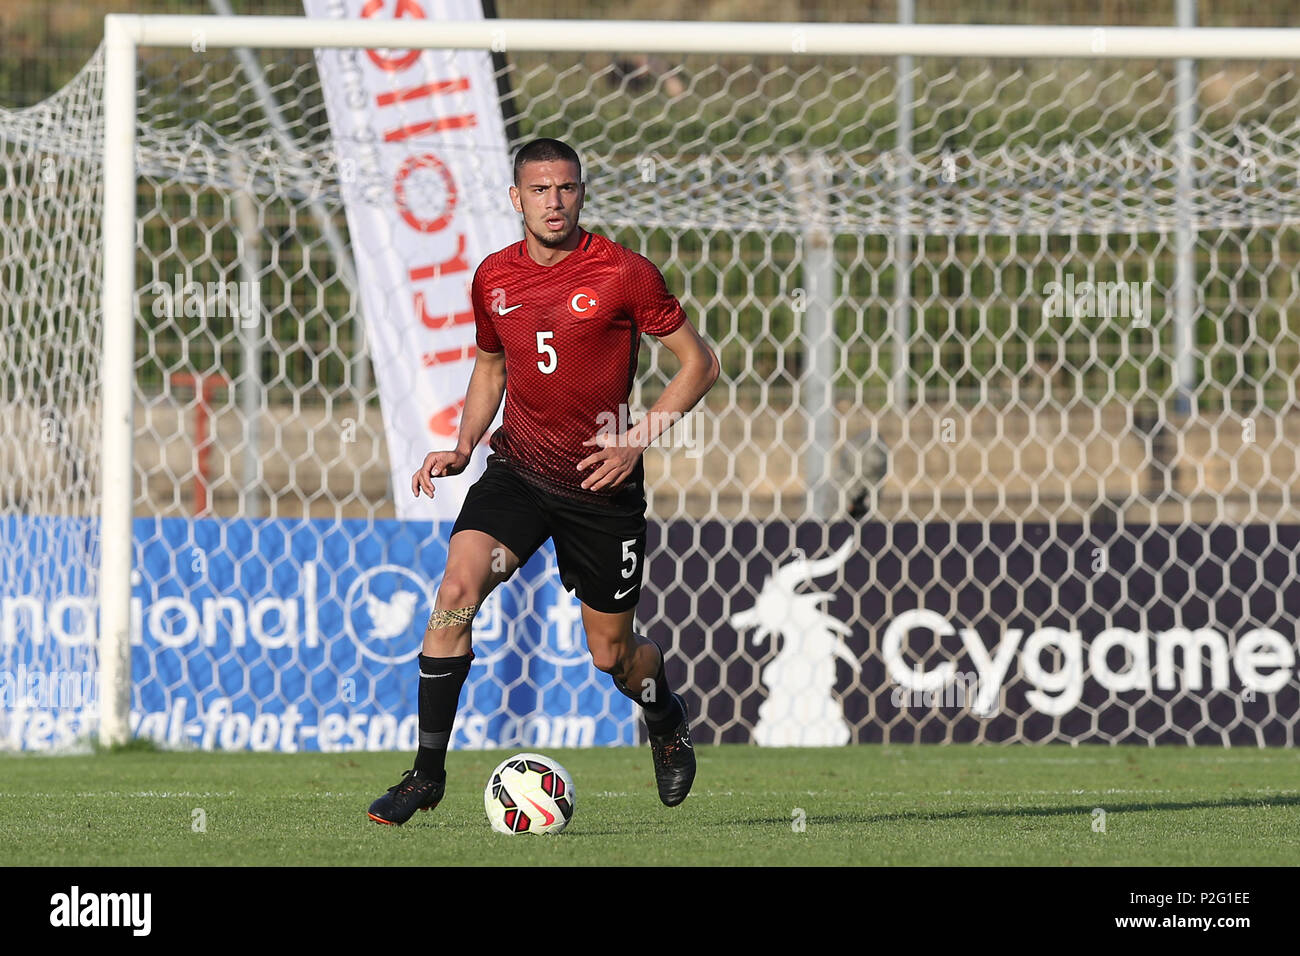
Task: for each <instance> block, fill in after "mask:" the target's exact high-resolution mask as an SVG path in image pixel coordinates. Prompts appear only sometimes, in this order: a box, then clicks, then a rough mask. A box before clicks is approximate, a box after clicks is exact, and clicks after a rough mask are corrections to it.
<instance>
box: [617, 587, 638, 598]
mask: <svg viewBox="0 0 1300 956" xmlns="http://www.w3.org/2000/svg"><path fill="white" fill-rule="evenodd" d="M637 587H640V585H637V586H636V587H630V588H628V589H627V590H626V591H615V592H614V600H615V601H621V600H623V598H625V597H627V596H628V595H629V594H631V593H632V592H633V591H635V590H636V589H637Z"/></svg>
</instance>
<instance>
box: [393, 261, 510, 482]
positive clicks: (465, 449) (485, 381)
mask: <svg viewBox="0 0 1300 956" xmlns="http://www.w3.org/2000/svg"><path fill="white" fill-rule="evenodd" d="M485 264H486V260H485V261H484V262H483V263H480V264H479V268H478V269H477V270H476V271H475V273H474V281H473V283H472V284H471V286H470V302H471V304H472V305H473V308H474V326H475V342H476V344H477V351H476V352H475V355H474V371H473V372H471V373H470V376H469V387H468V388H466V389H465V407H464V408H463V409H462V410H461V413H460V437H459V438H458V439H457V441H456V448H455V449H454V450H452V451H431V452H429V454H427V455H425V456H424V463H423V464H422V465H420V470H419V471H417V472H416V473H415V475H414V476H413V477H412V478H411V491H412V492H413V493H414V494H415V497H417V498H418V497H420V491H421V490H423V491H424V493H425V494H426V495H428V496H429V497H430V498H432V497H433V479H434V478H448V477H450V476H452V475H459V474H460V473H461V472H462V471H464V470H465V468H466V467H467V466H468V465H469V459H470V455H472V454H474V449H475V448H477V447H478V443H479V442H480V441H482V440H483V435H484V434H485V433H486V432H487V430H488V428H489V427H490V426H491V425H492V419H494V418H496V416H497V409H498V408H500V407H501V396H503V395H504V394H505V391H506V353H505V349H504V348H503V347H502V345H501V339H500V338H498V337H497V331H496V326H495V325H494V324H493V321H492V310H491V308H490V307H489V304H488V301H487V283H486V282H485V281H484V265H485Z"/></svg>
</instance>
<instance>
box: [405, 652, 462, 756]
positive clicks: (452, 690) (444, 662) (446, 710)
mask: <svg viewBox="0 0 1300 956" xmlns="http://www.w3.org/2000/svg"><path fill="white" fill-rule="evenodd" d="M473 659H474V654H473V652H471V653H469V654H466V655H465V656H464V657H425V656H424V655H423V654H421V655H420V749H419V750H417V751H416V753H415V769H416V770H418V771H420V773H421V775H424V774H429V775H431V776H437V775H438V774H440V773H442V769H443V763H444V762H445V761H446V759H447V747H448V746H449V745H450V744H451V728H452V725H454V724H455V723H456V708H457V706H459V704H460V689H461V687H463V686H464V684H465V678H466V677H468V676H469V662H470V661H472V660H473Z"/></svg>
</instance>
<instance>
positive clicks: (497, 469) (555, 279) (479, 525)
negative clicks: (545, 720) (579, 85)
mask: <svg viewBox="0 0 1300 956" xmlns="http://www.w3.org/2000/svg"><path fill="white" fill-rule="evenodd" d="M585 191H586V187H585V185H584V183H583V181H582V165H581V163H580V162H579V159H578V154H577V153H575V152H574V151H573V150H572V149H571V148H570V147H569V146H567V145H565V144H564V143H562V142H560V141H558V140H554V139H537V140H534V141H532V142H530V143H528V144H527V145H525V146H524V147H523V148H522V149H520V150H519V152H518V153H517V154H516V155H515V162H514V185H513V186H512V187H511V188H510V199H511V201H512V202H513V203H514V207H515V210H516V211H517V212H519V213H520V214H522V216H523V221H524V239H523V241H522V242H516V243H512V244H511V245H509V246H507V247H506V248H504V249H502V250H500V251H499V252H495V253H493V254H492V255H490V256H488V257H487V258H486V259H484V260H483V262H482V264H481V265H480V266H479V267H478V271H477V272H476V273H475V275H474V283H473V286H472V289H471V299H472V301H473V307H474V318H475V323H476V326H477V336H476V338H477V343H478V351H477V357H476V358H475V361H474V371H473V373H472V375H471V376H470V381H469V387H468V389H467V391H466V395H465V408H464V411H463V413H462V415H461V426H460V435H459V438H458V441H457V444H456V448H455V449H454V450H451V451H434V452H430V453H429V454H428V455H427V456H426V457H425V459H424V463H423V464H422V465H421V466H420V469H419V471H417V472H416V473H415V475H414V476H413V477H412V479H411V491H412V492H413V493H414V494H415V496H416V497H417V498H418V497H419V496H420V493H421V492H423V493H424V494H426V495H428V496H429V497H431V498H432V497H433V494H434V485H433V481H434V479H435V478H445V477H448V476H451V475H457V474H459V473H460V472H462V471H464V469H465V467H466V465H468V464H469V460H470V454H471V452H473V450H474V448H475V447H476V446H477V445H478V443H479V441H480V439H482V437H483V435H484V433H485V432H486V431H487V429H488V426H489V425H490V424H491V423H492V420H493V418H494V417H495V416H496V412H497V408H498V407H499V406H500V404H501V396H502V394H503V393H504V395H505V401H506V410H505V416H504V418H503V421H502V425H501V427H500V428H498V429H497V430H496V431H495V432H493V434H492V439H491V447H492V452H493V453H492V455H491V456H490V457H489V458H488V461H487V468H486V470H485V471H484V473H483V475H482V477H480V478H479V479H478V481H476V482H475V483H474V485H473V486H472V487H471V488H470V490H469V493H468V495H467V496H466V498H465V503H464V506H463V507H462V508H461V512H460V515H459V517H458V518H457V519H456V523H455V525H454V526H453V527H452V533H451V544H450V547H449V550H448V554H447V569H446V572H445V574H444V576H443V579H442V584H441V585H440V586H439V588H438V597H437V600H436V601H435V602H434V611H433V614H432V616H431V617H430V618H429V626H428V628H427V629H426V630H425V632H424V644H423V648H422V651H423V653H422V654H421V655H420V659H419V663H420V684H419V716H420V737H419V750H418V751H417V752H416V755H415V766H414V767H412V769H410V770H408V771H406V773H404V774H403V775H402V780H401V782H400V783H398V784H397V785H396V786H394V787H391V788H390V789H389V790H388V792H387V793H385V794H384V795H383V796H381V797H380V798H379V799H378V800H376V801H375V802H374V803H373V804H371V806H370V811H369V815H370V819H372V820H374V821H376V822H378V823H388V824H401V823H405V822H406V821H407V820H409V819H410V818H411V816H412V815H413V814H414V813H415V811H416V810H428V809H430V808H432V807H434V806H436V805H437V804H438V801H440V800H441V799H442V796H443V791H444V789H445V786H446V780H447V774H446V771H445V770H444V762H445V759H446V756H447V747H448V745H449V743H450V741H451V732H452V726H453V724H454V722H455V719H456V708H457V705H458V703H459V701H460V691H461V687H462V685H463V684H464V683H465V678H466V675H467V674H468V673H469V668H470V661H472V660H473V658H474V654H473V651H472V650H471V637H470V625H471V622H472V621H473V619H474V612H475V611H476V610H477V609H478V607H479V606H480V605H481V604H482V603H483V601H484V599H485V598H486V597H487V596H488V595H489V594H490V593H491V592H492V589H493V588H494V587H496V586H497V585H498V584H500V583H501V582H502V581H505V580H507V579H508V578H509V577H510V575H512V574H513V573H514V572H515V569H516V568H518V567H519V566H520V565H521V564H523V563H524V562H525V561H527V560H528V558H529V557H530V556H531V555H532V554H533V552H534V551H536V550H537V549H538V548H539V547H540V546H541V545H542V543H543V542H545V541H546V539H547V538H551V539H553V540H554V542H555V554H556V558H557V561H558V563H559V570H560V579H561V581H562V582H563V584H564V586H565V588H567V589H568V590H570V591H573V592H574V594H575V595H576V596H577V597H578V600H579V601H581V602H582V625H583V629H584V630H585V632H586V635H587V647H588V649H589V650H590V652H591V658H592V661H593V663H594V664H595V665H596V667H598V668H599V669H600V670H602V671H605V672H606V673H607V674H609V675H610V677H611V678H613V681H614V685H615V686H616V687H617V688H618V689H619V691H621V692H622V693H623V694H625V695H626V696H627V697H629V698H631V699H632V700H634V701H636V702H637V703H638V704H639V705H640V706H641V708H642V712H643V714H644V716H645V720H646V727H647V730H648V732H649V734H648V735H649V738H650V751H651V756H652V761H653V765H654V773H655V781H656V785H657V787H658V790H659V798H660V800H662V801H663V803H664V804H665V805H667V806H670V807H671V806H676V805H677V804H679V803H681V802H682V801H683V800H685V799H686V795H687V794H688V793H689V792H690V789H691V783H692V782H693V781H694V779H695V752H694V749H693V748H692V746H691V738H690V730H689V720H688V718H687V714H686V704H685V702H684V701H683V700H682V698H681V697H680V696H679V695H677V694H674V693H672V691H671V689H670V688H669V686H668V683H667V680H666V679H665V676H664V659H663V653H662V651H661V650H660V649H659V647H658V646H657V645H656V644H655V643H654V642H653V641H650V640H648V639H646V638H645V637H642V636H640V635H638V634H637V633H636V630H635V624H634V618H635V614H636V605H637V600H638V598H639V597H640V595H641V579H642V574H643V572H644V568H643V563H644V558H645V538H646V521H645V508H646V501H645V490H644V488H643V482H644V469H643V467H642V462H641V453H642V451H643V450H644V449H645V448H646V446H647V445H649V444H650V443H651V442H653V441H654V440H655V439H656V438H658V437H659V435H660V434H661V433H662V432H663V431H664V430H665V429H666V428H667V427H669V426H670V425H671V424H672V423H673V422H674V421H675V420H676V419H677V418H679V417H681V416H682V415H685V414H686V413H687V412H689V411H690V410H691V409H692V408H693V407H694V406H695V404H696V403H697V402H698V401H699V400H700V399H701V398H702V397H703V396H704V394H705V393H706V392H707V391H708V390H709V388H710V387H711V386H712V385H713V383H714V382H715V381H716V380H717V377H718V368H719V366H718V359H717V356H716V355H714V353H713V350H712V349H711V348H709V346H708V345H707V344H705V342H704V341H703V340H702V339H701V338H700V336H699V334H698V333H697V332H696V331H695V328H694V327H693V326H692V325H691V323H690V322H689V321H687V319H686V314H685V313H684V312H683V311H682V307H681V305H680V304H679V303H678V301H677V299H676V298H674V297H673V295H672V294H671V293H669V291H668V289H667V286H666V285H665V284H664V279H663V276H662V275H661V274H660V272H659V270H658V269H657V268H656V267H655V266H654V265H653V264H652V263H651V262H650V261H649V260H648V259H646V258H645V257H644V256H640V255H638V254H636V253H635V252H632V251H631V250H629V249H626V248H624V247H623V246H621V245H619V244H618V243H616V242H613V241H611V240H609V239H606V238H604V237H603V236H598V235H595V234H593V233H590V232H587V231H586V230H584V229H582V228H581V227H580V226H579V225H578V215H579V213H580V212H581V211H582V203H583V197H584V194H585ZM643 333H645V334H649V335H654V336H657V337H658V338H659V339H660V341H662V342H663V344H664V345H666V346H667V347H668V348H669V350H670V351H672V353H673V354H674V355H676V356H677V358H678V360H679V362H680V364H681V367H680V368H679V369H678V371H677V374H676V375H675V376H673V379H672V381H670V382H669V383H668V386H667V388H665V389H664V392H663V394H662V396H660V398H659V401H657V402H656V403H655V405H654V407H653V408H652V409H650V413H649V414H648V415H646V416H645V418H643V419H642V420H641V421H639V422H637V423H636V424H635V425H632V426H631V427H629V428H628V429H627V431H626V432H624V433H622V434H613V433H612V432H613V430H612V429H611V428H610V427H609V425H610V423H611V422H627V421H628V418H627V413H626V410H625V409H626V403H627V399H628V397H629V395H630V394H631V390H632V382H633V378H634V376H635V374H636V368H637V351H638V348H639V346H640V338H641V335H642V334H643ZM621 409H622V414H620V410H621Z"/></svg>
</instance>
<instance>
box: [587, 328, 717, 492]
mask: <svg viewBox="0 0 1300 956" xmlns="http://www.w3.org/2000/svg"><path fill="white" fill-rule="evenodd" d="M659 341H660V342H662V343H663V344H664V345H665V346H666V347H667V348H668V350H669V351H670V352H672V353H673V355H675V356H677V361H678V362H679V363H680V368H678V370H677V374H676V375H674V376H673V377H672V381H670V382H669V383H668V386H667V387H666V388H665V389H664V390H663V394H662V395H660V396H659V401H657V402H655V403H654V407H653V408H651V409H650V411H649V412H648V413H647V414H646V416H645V418H643V419H641V421H639V422H637V423H636V425H634V426H633V427H631V428H629V429H628V430H627V431H626V432H624V433H623V434H622V435H621V436H606V435H598V436H596V437H595V438H592V439H591V440H589V441H586V442H583V444H584V445H596V446H603V447H601V450H600V451H597V452H595V453H593V454H591V455H588V456H587V457H586V458H584V459H583V460H582V461H581V462H579V464H578V470H579V471H582V470H584V469H586V468H588V467H590V466H592V465H596V464H598V465H599V467H597V468H596V469H595V470H594V471H593V472H592V473H591V474H590V475H588V476H587V477H586V478H585V479H584V480H583V482H582V487H584V488H586V489H588V490H591V491H600V490H602V489H608V488H616V487H618V486H619V485H621V484H622V483H623V482H624V481H626V480H627V478H628V476H629V475H631V474H632V471H633V469H635V468H636V463H637V459H638V458H640V457H641V453H642V452H643V451H645V449H646V448H647V447H648V446H649V445H650V443H651V442H653V441H654V440H655V439H657V438H658V437H659V436H660V435H662V434H663V433H664V432H665V431H667V430H668V429H669V428H671V427H672V426H673V425H674V424H675V423H676V422H677V421H678V420H679V419H681V418H682V417H684V416H685V415H686V413H687V412H689V411H690V410H691V409H692V408H694V407H695V406H696V405H697V404H698V403H699V401H700V399H701V398H703V397H704V396H705V394H706V393H707V392H708V391H709V389H710V388H712V387H713V383H714V382H716V381H717V380H718V373H719V371H720V370H721V366H720V365H719V364H718V356H717V355H716V354H715V353H714V351H713V349H712V348H710V347H709V344H708V343H707V342H705V341H704V339H702V338H700V333H699V332H697V331H696V330H695V326H693V325H691V323H690V321H689V320H688V321H685V322H683V323H682V324H681V325H679V326H678V327H677V328H676V329H675V330H674V331H672V332H669V333H668V334H667V335H664V336H660V338H659Z"/></svg>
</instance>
